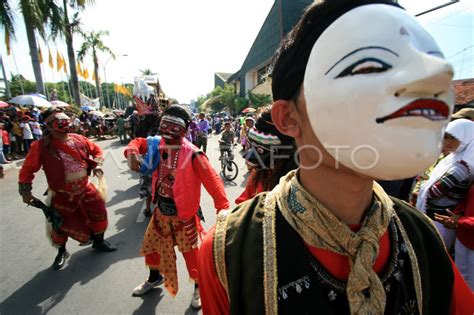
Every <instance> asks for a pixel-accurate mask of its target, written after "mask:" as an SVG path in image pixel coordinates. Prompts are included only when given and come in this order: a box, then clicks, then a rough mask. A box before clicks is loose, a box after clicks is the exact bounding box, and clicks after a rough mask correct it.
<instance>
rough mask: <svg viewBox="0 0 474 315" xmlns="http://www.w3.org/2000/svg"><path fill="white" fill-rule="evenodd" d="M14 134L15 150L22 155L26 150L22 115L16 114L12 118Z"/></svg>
mask: <svg viewBox="0 0 474 315" xmlns="http://www.w3.org/2000/svg"><path fill="white" fill-rule="evenodd" d="M11 132H12V134H13V136H14V137H15V144H16V145H15V147H16V148H15V149H16V150H15V151H16V153H17V154H18V155H21V154H22V153H23V152H24V149H23V131H22V130H21V127H20V117H19V116H15V117H14V118H13V120H12V130H11Z"/></svg>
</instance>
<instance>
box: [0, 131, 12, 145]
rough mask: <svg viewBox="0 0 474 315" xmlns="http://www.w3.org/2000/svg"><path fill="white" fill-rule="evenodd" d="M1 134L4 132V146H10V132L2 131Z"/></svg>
mask: <svg viewBox="0 0 474 315" xmlns="http://www.w3.org/2000/svg"><path fill="white" fill-rule="evenodd" d="M0 132H2V141H3V145H10V137H9V136H8V131H6V130H2V129H0Z"/></svg>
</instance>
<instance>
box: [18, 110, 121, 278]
mask: <svg viewBox="0 0 474 315" xmlns="http://www.w3.org/2000/svg"><path fill="white" fill-rule="evenodd" d="M43 117H44V118H43V119H44V122H45V124H46V131H47V132H46V135H45V136H44V137H43V138H42V139H41V140H39V141H35V142H33V143H32V145H31V148H30V151H29V153H28V155H27V156H26V159H25V162H24V163H23V166H22V168H21V170H20V174H19V191H20V195H21V196H22V198H23V202H25V203H26V204H33V203H34V201H35V200H37V198H36V197H34V196H33V194H32V192H31V190H32V182H33V179H34V176H35V175H34V174H35V173H36V172H38V171H39V170H40V168H41V167H43V170H44V172H45V174H46V179H47V181H48V190H49V193H50V194H51V195H52V199H51V206H52V207H53V208H54V209H56V211H57V212H58V213H59V215H60V216H61V218H62V219H63V223H62V225H61V227H60V228H59V229H58V230H54V229H52V230H51V232H50V236H51V240H52V242H53V244H54V245H55V246H57V247H58V254H57V256H56V258H55V259H54V263H53V267H54V269H60V268H62V267H63V266H64V263H65V261H66V259H67V258H68V256H69V253H68V252H67V251H66V242H67V239H68V237H71V238H73V239H75V240H77V241H78V242H81V243H83V244H86V243H88V242H90V240H92V241H93V243H92V247H93V248H95V249H97V250H99V251H103V252H111V251H115V250H116V249H117V248H116V247H115V246H113V245H111V244H109V243H108V242H107V241H105V240H104V232H105V230H106V229H107V210H106V208H105V202H104V200H103V199H102V198H101V196H100V195H99V193H98V191H97V189H96V187H95V186H94V185H93V184H91V183H90V182H89V175H90V172H91V171H92V172H93V174H94V175H97V176H102V175H103V171H102V168H101V164H102V150H101V148H100V147H99V146H98V145H96V144H94V143H93V142H91V141H89V140H88V139H87V138H85V137H83V136H80V135H77V134H73V133H69V126H70V123H71V121H70V118H69V117H68V116H67V115H66V114H65V113H64V112H62V111H60V110H58V109H56V108H51V109H48V110H47V111H46V112H45V113H44V114H43ZM90 157H92V159H91V158H90Z"/></svg>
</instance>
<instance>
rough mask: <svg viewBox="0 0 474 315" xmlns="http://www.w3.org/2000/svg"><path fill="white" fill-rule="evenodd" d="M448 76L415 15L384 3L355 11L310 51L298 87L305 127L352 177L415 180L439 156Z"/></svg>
mask: <svg viewBox="0 0 474 315" xmlns="http://www.w3.org/2000/svg"><path fill="white" fill-rule="evenodd" d="M363 69H365V70H366V71H363ZM357 71H359V72H357ZM452 77H453V68H452V67H451V65H450V64H449V63H448V62H446V61H445V60H444V59H443V55H442V54H441V52H440V50H439V48H438V46H437V45H436V43H435V41H434V40H433V38H432V37H431V36H430V35H429V34H428V32H427V31H426V30H424V29H423V27H422V26H421V25H420V24H419V23H418V22H417V21H416V19H415V18H414V17H412V16H410V15H409V14H408V13H407V12H405V11H404V10H402V9H400V8H397V7H393V6H389V5H384V4H371V5H365V6H360V7H357V8H355V9H353V10H351V11H349V12H347V13H345V14H344V15H342V16H341V17H339V18H338V19H337V20H336V21H334V22H333V23H332V24H331V25H330V26H329V27H328V28H327V29H326V30H325V31H324V32H323V33H322V34H321V36H320V37H319V38H318V40H317V41H316V43H315V44H314V46H313V49H312V51H311V54H310V57H309V60H308V64H307V66H306V72H305V77H304V83H303V84H304V96H305V100H306V107H307V111H308V115H309V119H310V122H311V126H312V128H313V130H314V132H315V134H316V135H317V137H318V138H319V140H320V141H321V143H322V144H323V145H324V146H325V148H326V150H327V151H328V152H329V154H331V155H332V156H333V157H334V158H335V159H336V161H338V162H340V163H341V164H343V165H344V166H346V167H348V168H350V169H352V170H355V171H356V172H358V173H361V174H365V175H368V176H370V177H372V178H376V179H385V180H391V179H401V178H407V177H411V176H414V175H416V174H417V173H419V172H420V171H423V170H425V169H426V168H428V167H429V166H430V165H431V164H432V163H433V162H434V161H435V160H436V158H437V157H438V156H439V154H440V151H441V143H442V139H443V133H444V129H445V127H446V125H447V123H448V122H449V117H450V114H451V112H452V108H453V101H454V97H453V92H452V89H451V80H452ZM416 100H419V101H417V102H415V103H413V102H414V101H416ZM409 104H411V107H405V106H407V105H409ZM402 108H404V109H405V110H403V111H402V112H398V113H397V111H399V110H400V109H402ZM420 108H424V109H423V110H419V109H420ZM407 110H412V111H411V112H409V111H407ZM406 115H407V116H406Z"/></svg>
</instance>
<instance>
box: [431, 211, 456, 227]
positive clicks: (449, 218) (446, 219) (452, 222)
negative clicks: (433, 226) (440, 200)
mask: <svg viewBox="0 0 474 315" xmlns="http://www.w3.org/2000/svg"><path fill="white" fill-rule="evenodd" d="M446 212H448V214H449V215H441V214H437V213H435V215H434V219H435V221H437V222H439V223H441V224H442V225H443V226H444V227H445V228H447V229H452V230H454V229H456V227H457V225H458V219H459V217H460V216H461V215H460V214H455V213H453V212H451V211H449V210H448V209H446Z"/></svg>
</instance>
